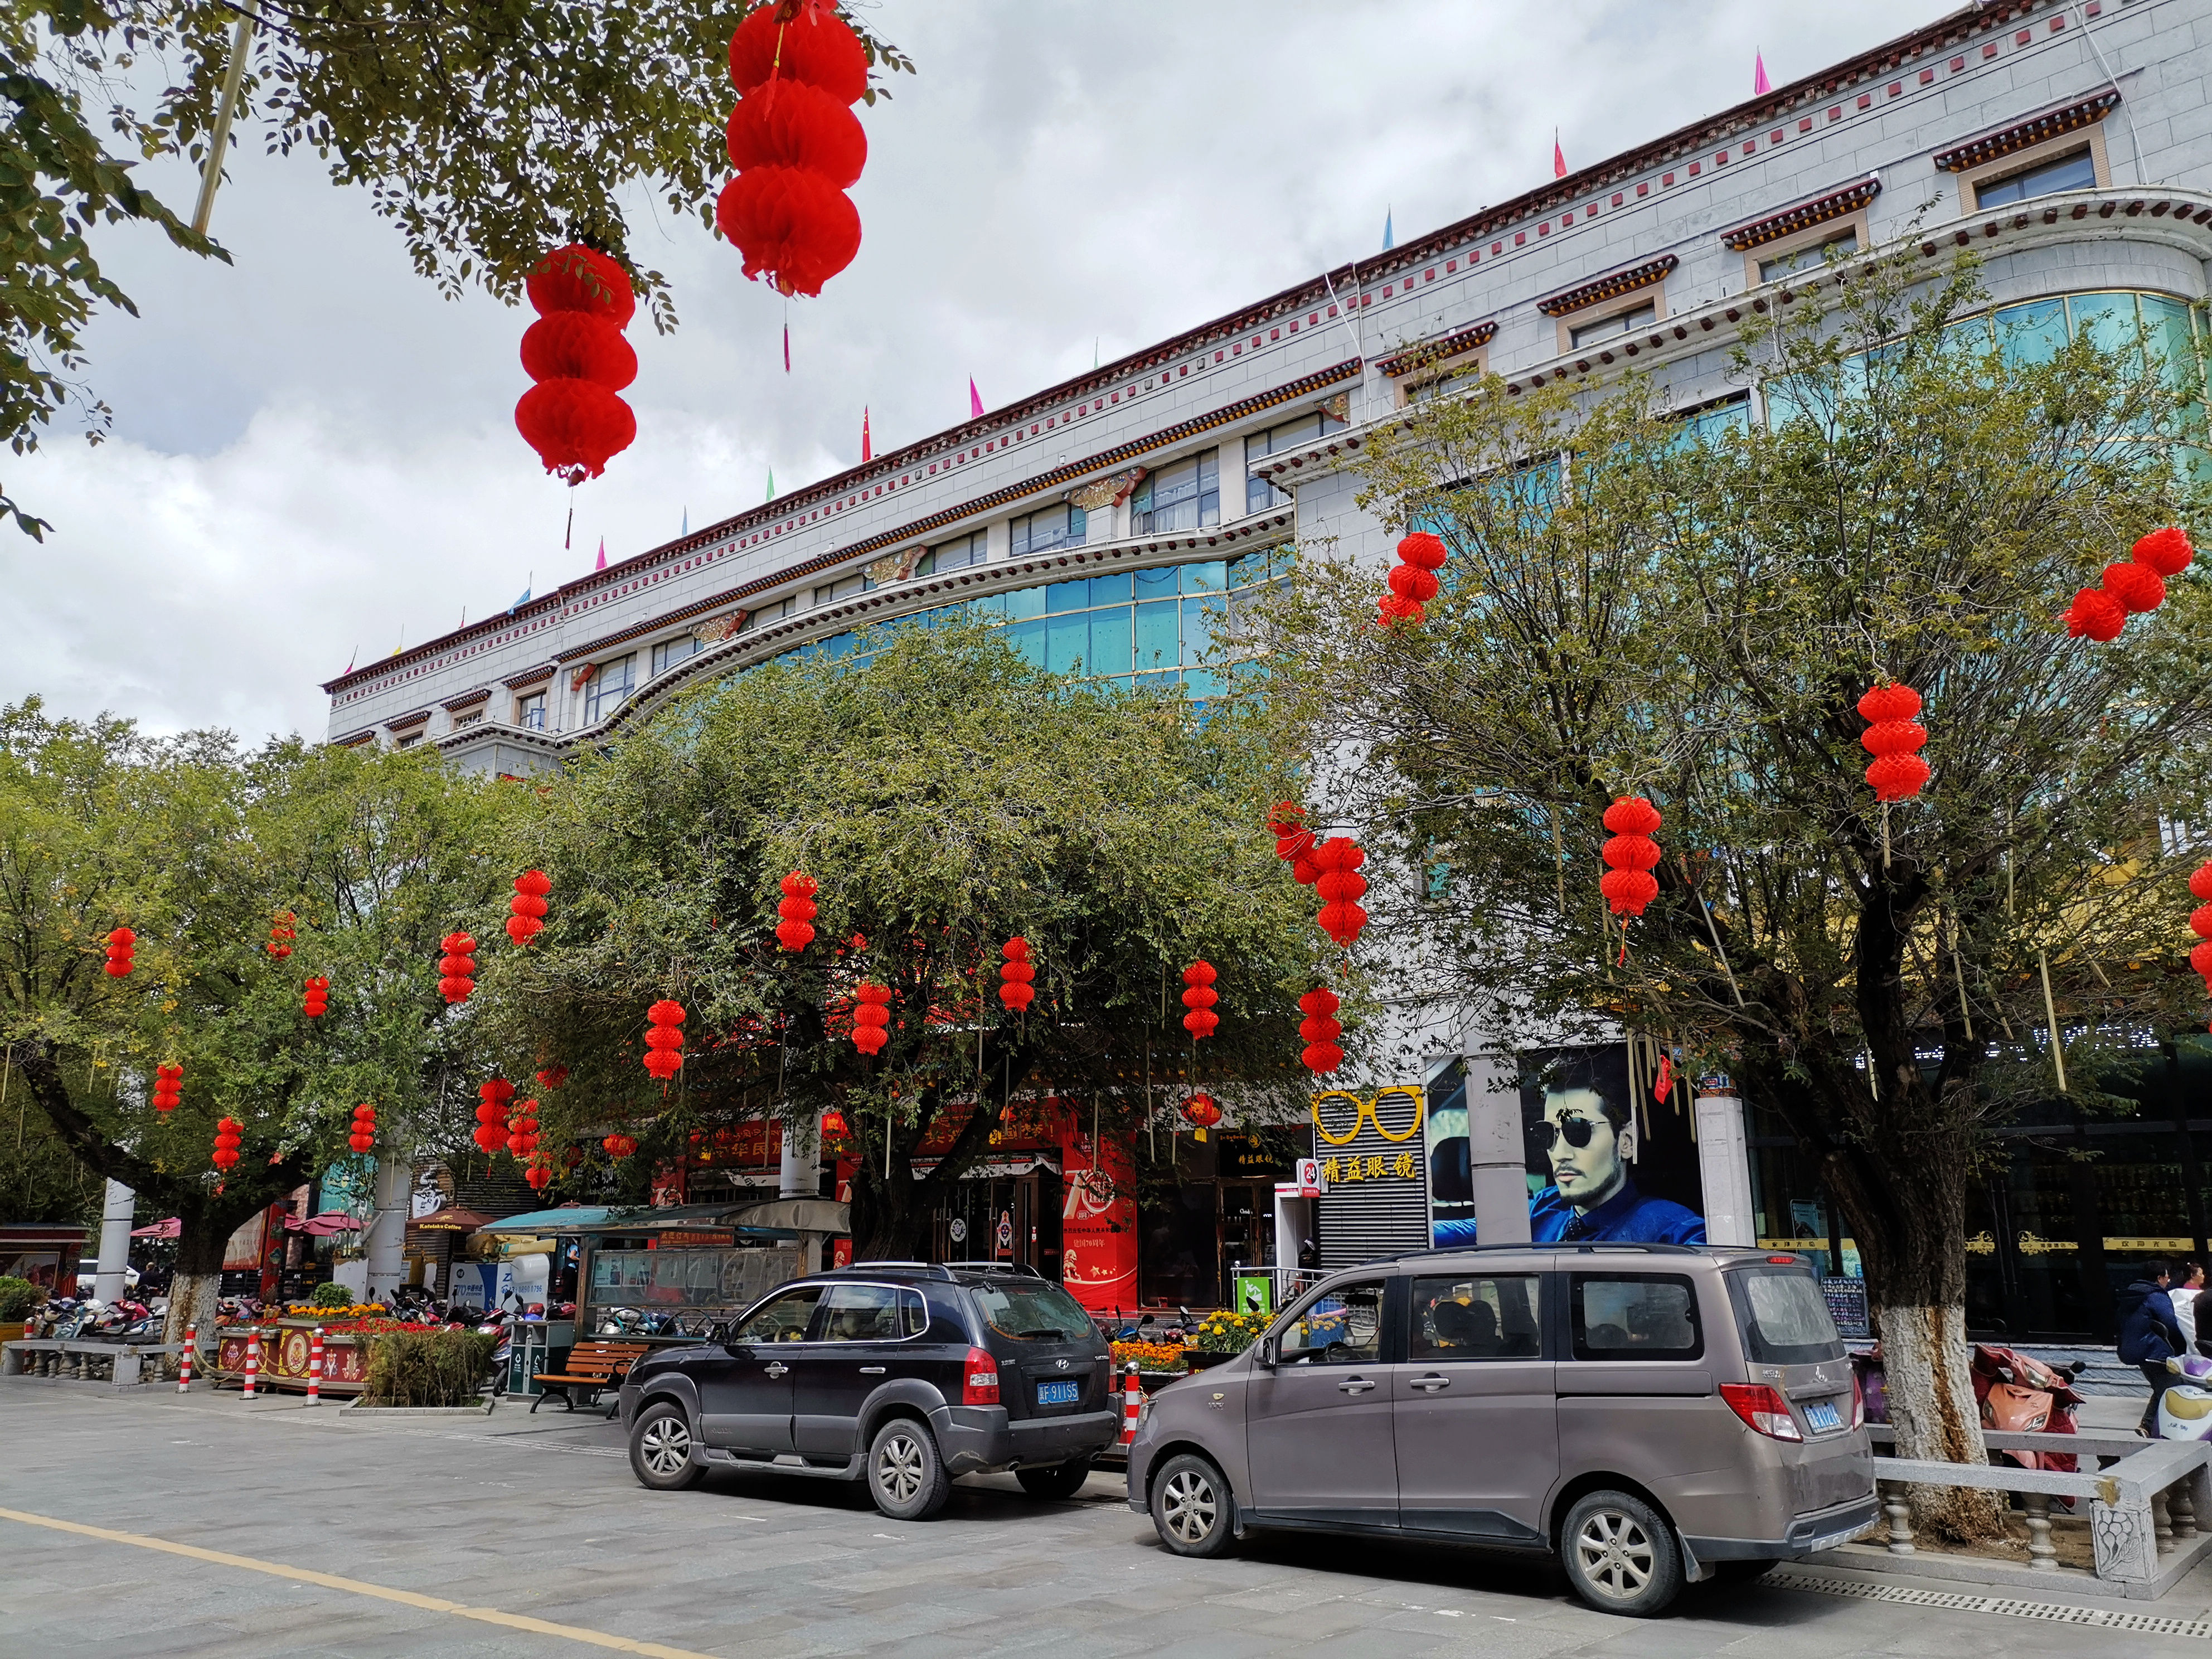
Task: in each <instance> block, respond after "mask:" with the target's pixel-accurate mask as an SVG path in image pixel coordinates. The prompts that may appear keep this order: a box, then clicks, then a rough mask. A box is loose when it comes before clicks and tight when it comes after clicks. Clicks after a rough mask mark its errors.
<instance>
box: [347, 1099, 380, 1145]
mask: <svg viewBox="0 0 2212 1659" xmlns="http://www.w3.org/2000/svg"><path fill="white" fill-rule="evenodd" d="M346 1145H347V1146H350V1147H352V1148H353V1149H354V1151H356V1152H367V1151H368V1149H369V1148H370V1147H372V1146H375V1145H376V1108H375V1107H374V1106H372V1105H370V1104H369V1103H368V1102H367V1101H365V1100H364V1101H363V1102H362V1103H361V1104H360V1105H358V1106H356V1107H355V1108H354V1109H353V1127H352V1128H351V1129H349V1130H348V1131H347V1132H346Z"/></svg>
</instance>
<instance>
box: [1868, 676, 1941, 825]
mask: <svg viewBox="0 0 2212 1659" xmlns="http://www.w3.org/2000/svg"><path fill="white" fill-rule="evenodd" d="M1919 712H1920V694H1919V693H1918V692H1917V691H1915V690H1913V689H1912V688H1911V686H1909V685H1895V684H1892V685H1877V686H1875V687H1873V688H1872V689H1871V690H1869V691H1868V692H1867V694H1866V695H1865V696H1863V697H1861V698H1860V699H1859V718H1860V719H1862V720H1867V721H1869V722H1870V724H1869V726H1867V729H1866V730H1865V732H1863V733H1861V734H1860V737H1859V744H1860V746H1861V747H1863V749H1864V750H1866V751H1867V753H1869V755H1872V756H1873V757H1874V763H1873V764H1871V765H1870V766H1869V767H1868V768H1867V769H1866V781H1867V783H1868V784H1869V787H1872V789H1873V790H1874V798H1875V799H1876V800H1878V801H1881V802H1883V803H1885V804H1887V803H1888V802H1890V801H1899V800H1911V799H1912V798H1913V797H1914V796H1915V795H1917V794H1918V793H1920V792H1921V790H1922V789H1923V787H1925V786H1926V784H1927V782H1928V763H1927V762H1926V761H1924V760H1923V759H1921V758H1920V757H1919V755H1918V754H1917V752H1916V751H1917V750H1918V749H1919V748H1920V746H1921V745H1922V744H1924V743H1926V742H1927V741H1928V728H1927V727H1926V726H1923V725H1921V724H1920V722H1919V721H1918V720H1915V719H1913V716H1914V715H1915V714H1918V713H1919Z"/></svg>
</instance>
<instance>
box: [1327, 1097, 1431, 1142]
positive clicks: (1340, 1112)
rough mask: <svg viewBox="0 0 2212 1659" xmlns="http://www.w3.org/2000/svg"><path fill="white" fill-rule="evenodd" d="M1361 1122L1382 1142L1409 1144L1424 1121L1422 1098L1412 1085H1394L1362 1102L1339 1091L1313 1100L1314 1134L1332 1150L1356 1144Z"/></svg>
mask: <svg viewBox="0 0 2212 1659" xmlns="http://www.w3.org/2000/svg"><path fill="white" fill-rule="evenodd" d="M1362 1118H1364V1119H1366V1120H1367V1121H1369V1122H1370V1123H1372V1124H1373V1125H1374V1126H1375V1133H1376V1134H1378V1135H1381V1136H1382V1137H1383V1139H1385V1140H1389V1141H1399V1140H1411V1139H1413V1137H1414V1136H1415V1135H1417V1134H1419V1133H1420V1132H1421V1125H1422V1124H1423V1123H1424V1122H1425V1121H1427V1118H1428V1105H1427V1100H1426V1097H1425V1095H1424V1094H1423V1092H1422V1091H1421V1087H1420V1085H1419V1084H1414V1083H1394V1084H1391V1085H1388V1086H1387V1087H1384V1088H1381V1089H1377V1090H1376V1091H1375V1092H1374V1093H1373V1094H1371V1095H1370V1096H1368V1097H1366V1098H1364V1099H1362V1098H1361V1097H1359V1096H1358V1095H1355V1094H1352V1093H1351V1092H1350V1091H1346V1090H1343V1089H1329V1090H1326V1091H1323V1092H1322V1093H1320V1094H1317V1095H1316V1096H1314V1097H1313V1124H1314V1131H1315V1133H1317V1134H1318V1135H1320V1136H1321V1138H1322V1139H1323V1140H1325V1141H1327V1142H1328V1144H1329V1145H1330V1146H1350V1145H1351V1144H1352V1142H1353V1141H1354V1140H1357V1139H1358V1138H1359V1121H1360V1120H1361V1119H1362Z"/></svg>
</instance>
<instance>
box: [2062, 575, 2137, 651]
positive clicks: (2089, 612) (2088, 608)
mask: <svg viewBox="0 0 2212 1659" xmlns="http://www.w3.org/2000/svg"><path fill="white" fill-rule="evenodd" d="M2127 623H2128V613H2127V611H2126V608H2125V607H2124V606H2123V605H2121V604H2120V602H2119V601H2118V599H2114V598H2113V597H2112V595H2111V594H2109V593H2105V592H2100V591H2099V590H2097V589H2096V588H2093V587H2085V588H2083V589H2082V590H2081V592H2078V593H2076V594H2075V596H2074V603H2073V604H2071V605H2068V606H2067V607H2066V631H2067V633H2068V634H2069V635H2072V636H2073V637H2074V638H2075V639H2077V640H2079V639H2092V640H2094V641H2097V642H2098V643H2099V644H2100V645H2109V644H2111V643H2112V641H2114V640H2117V639H2118V638H2119V637H2120V629H2123V628H2124V627H2126V626H2127Z"/></svg>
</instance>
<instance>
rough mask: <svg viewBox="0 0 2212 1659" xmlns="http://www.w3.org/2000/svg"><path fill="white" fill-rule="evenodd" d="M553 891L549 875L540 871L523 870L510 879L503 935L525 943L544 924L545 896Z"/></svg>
mask: <svg viewBox="0 0 2212 1659" xmlns="http://www.w3.org/2000/svg"><path fill="white" fill-rule="evenodd" d="M552 890H553V878H552V877H550V876H549V875H547V874H546V873H545V872H544V871H543V870H525V871H524V872H522V873H521V874H520V875H519V876H517V877H516V878H514V896H513V898H511V899H509V900H507V910H508V912H509V914H508V915H507V937H508V938H509V939H513V941H514V942H515V943H516V944H517V945H527V944H529V943H530V941H531V940H532V939H536V938H537V937H538V933H539V931H540V930H541V929H542V928H544V926H545V908H546V907H545V896H546V895H547V894H548V893H550V892H551V891H552Z"/></svg>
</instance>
